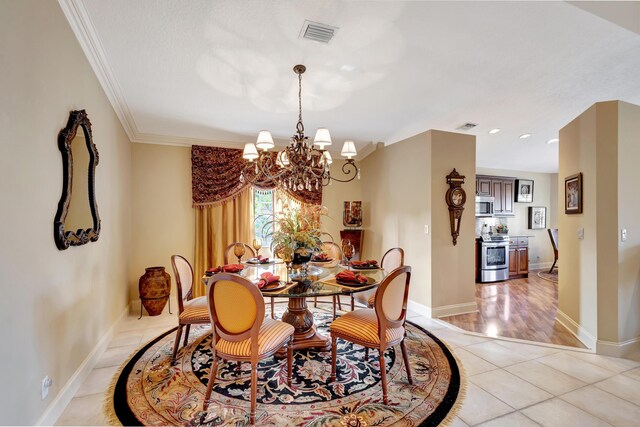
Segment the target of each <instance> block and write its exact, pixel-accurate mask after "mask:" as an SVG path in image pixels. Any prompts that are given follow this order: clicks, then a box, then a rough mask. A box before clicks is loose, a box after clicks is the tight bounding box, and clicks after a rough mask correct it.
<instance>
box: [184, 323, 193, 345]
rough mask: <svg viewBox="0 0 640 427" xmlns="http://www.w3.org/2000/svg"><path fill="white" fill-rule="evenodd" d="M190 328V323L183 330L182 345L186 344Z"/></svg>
mask: <svg viewBox="0 0 640 427" xmlns="http://www.w3.org/2000/svg"><path fill="white" fill-rule="evenodd" d="M190 329H191V325H187V327H186V329H185V331H184V343H183V344H182V346H183V347H186V346H187V342H188V341H189V330H190Z"/></svg>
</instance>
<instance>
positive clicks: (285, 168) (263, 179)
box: [240, 65, 360, 191]
mask: <svg viewBox="0 0 640 427" xmlns="http://www.w3.org/2000/svg"><path fill="white" fill-rule="evenodd" d="M306 69H307V68H306V67H305V66H304V65H296V66H295V67H293V71H294V72H295V73H296V74H297V75H298V123H297V125H296V133H295V134H294V135H293V136H292V137H291V140H290V142H289V145H287V146H286V147H285V148H284V149H283V150H281V151H279V152H273V151H269V149H271V148H273V147H274V143H273V138H272V137H271V132H269V131H268V130H261V131H260V133H259V134H258V140H257V141H256V143H255V144H254V143H252V142H251V143H248V144H245V146H244V151H243V152H242V157H243V158H244V159H245V160H247V162H246V164H245V166H244V168H243V170H242V173H241V174H240V181H241V182H245V180H246V181H249V182H251V183H252V184H255V185H256V186H258V187H271V186H272V185H273V184H274V183H275V185H276V186H278V187H280V188H284V189H286V190H290V191H303V190H306V191H312V190H314V189H315V190H318V189H319V188H320V186H325V185H329V184H330V183H331V181H338V182H349V181H353V179H354V178H355V177H356V176H357V177H358V178H360V171H359V170H358V166H356V164H355V161H354V160H353V159H352V157H353V156H355V155H357V154H358V153H357V151H356V147H355V144H354V143H353V141H345V142H344V145H343V146H342V152H341V155H342V156H344V157H346V159H345V162H344V163H343V165H342V172H343V174H344V177H342V178H341V179H338V178H335V177H332V176H331V171H330V165H331V163H333V159H332V158H331V154H330V153H329V152H328V151H327V150H326V148H325V147H327V146H330V145H331V143H332V142H331V135H330V134H329V130H328V129H326V128H320V129H318V130H317V132H316V136H315V138H314V139H313V143H311V142H310V141H309V138H308V137H306V136H305V135H304V124H303V123H302V73H304V72H305V71H306ZM258 150H260V151H258Z"/></svg>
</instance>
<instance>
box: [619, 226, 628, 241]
mask: <svg viewBox="0 0 640 427" xmlns="http://www.w3.org/2000/svg"><path fill="white" fill-rule="evenodd" d="M620 240H621V241H623V242H626V241H627V229H626V228H623V229H622V230H620Z"/></svg>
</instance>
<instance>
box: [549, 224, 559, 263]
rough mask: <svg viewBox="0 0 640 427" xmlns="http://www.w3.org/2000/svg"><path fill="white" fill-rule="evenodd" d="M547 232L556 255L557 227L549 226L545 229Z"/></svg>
mask: <svg viewBox="0 0 640 427" xmlns="http://www.w3.org/2000/svg"><path fill="white" fill-rule="evenodd" d="M547 231H548V232H549V239H551V245H552V246H553V252H554V254H555V256H556V258H557V257H558V229H557V228H549V229H547Z"/></svg>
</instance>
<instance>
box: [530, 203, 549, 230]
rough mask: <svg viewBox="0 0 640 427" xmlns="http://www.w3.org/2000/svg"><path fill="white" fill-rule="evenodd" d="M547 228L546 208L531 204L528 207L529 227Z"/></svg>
mask: <svg viewBox="0 0 640 427" xmlns="http://www.w3.org/2000/svg"><path fill="white" fill-rule="evenodd" d="M545 228H547V208H545V207H544V206H532V207H530V208H529V229H531V230H540V229H545Z"/></svg>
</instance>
